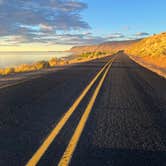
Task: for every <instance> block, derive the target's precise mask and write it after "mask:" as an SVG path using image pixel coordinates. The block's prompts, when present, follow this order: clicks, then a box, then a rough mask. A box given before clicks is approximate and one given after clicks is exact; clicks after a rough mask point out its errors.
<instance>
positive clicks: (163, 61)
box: [125, 33, 166, 77]
mask: <svg viewBox="0 0 166 166" xmlns="http://www.w3.org/2000/svg"><path fill="white" fill-rule="evenodd" d="M125 52H126V53H127V54H128V55H129V56H130V57H131V58H132V59H133V60H135V61H136V62H138V63H139V64H141V65H143V66H144V67H147V68H149V69H150V70H152V71H154V72H156V73H158V74H160V75H162V76H164V77H166V33H161V34H158V35H153V36H151V37H148V38H145V39H142V40H141V41H139V42H137V43H135V44H133V45H131V46H130V47H129V48H128V49H127V50H126V51H125Z"/></svg>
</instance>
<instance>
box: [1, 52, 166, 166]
mask: <svg viewBox="0 0 166 166" xmlns="http://www.w3.org/2000/svg"><path fill="white" fill-rule="evenodd" d="M85 88H86V89H85ZM79 99H80V100H79ZM73 103H74V104H73ZM0 133H1V136H0V166H1V165H2V166H24V165H27V166H33V165H38V166H48V165H50V166H51V165H59V166H62V165H64V166H65V165H71V166H166V80H165V79H164V78H162V77H160V76H158V75H156V74H155V73H153V72H151V71H149V70H147V69H145V68H143V67H141V66H140V65H138V64H136V63H135V62H134V61H132V60H131V59H129V57H128V56H127V55H125V54H124V53H123V52H119V53H118V54H116V55H113V56H110V57H107V58H102V59H98V60H94V61H91V62H86V63H81V64H78V65H74V66H70V67H68V68H65V69H64V70H59V71H56V72H53V73H49V74H48V75H43V76H41V77H40V78H36V79H33V80H28V81H26V82H24V83H20V84H18V85H14V86H11V87H8V88H3V89H0ZM55 133H56V134H55Z"/></svg>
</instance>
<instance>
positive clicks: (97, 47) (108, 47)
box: [70, 40, 139, 54]
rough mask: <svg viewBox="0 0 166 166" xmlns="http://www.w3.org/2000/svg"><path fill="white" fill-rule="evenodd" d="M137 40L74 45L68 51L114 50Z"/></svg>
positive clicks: (79, 52) (122, 48)
mask: <svg viewBox="0 0 166 166" xmlns="http://www.w3.org/2000/svg"><path fill="white" fill-rule="evenodd" d="M138 41H139V40H127V41H112V42H106V43H102V44H98V45H88V46H75V47H73V48H71V49H70V51H71V52H74V53H76V54H82V53H83V52H98V51H102V52H103V51H105V52H115V51H119V50H124V49H127V48H128V47H130V46H131V45H132V44H134V43H137V42H138Z"/></svg>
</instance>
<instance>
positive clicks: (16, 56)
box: [0, 51, 72, 68]
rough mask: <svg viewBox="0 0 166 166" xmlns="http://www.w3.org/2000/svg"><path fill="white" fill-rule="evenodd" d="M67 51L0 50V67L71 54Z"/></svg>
mask: <svg viewBox="0 0 166 166" xmlns="http://www.w3.org/2000/svg"><path fill="white" fill-rule="evenodd" d="M71 54H72V53H69V52H59V51H58V52H57V51H55V52H52V51H51V52H0V68H4V67H12V66H16V65H20V64H31V63H34V62H36V61H40V60H49V59H51V58H53V57H57V58H61V57H66V56H69V55H71Z"/></svg>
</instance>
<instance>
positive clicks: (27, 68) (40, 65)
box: [0, 58, 68, 75]
mask: <svg viewBox="0 0 166 166" xmlns="http://www.w3.org/2000/svg"><path fill="white" fill-rule="evenodd" d="M64 64H68V61H67V60H64V59H57V58H52V59H50V60H49V61H39V62H36V63H34V64H21V65H19V66H15V67H7V68H4V69H0V75H8V74H11V73H22V72H32V71H38V70H42V69H47V68H51V67H55V66H56V65H64Z"/></svg>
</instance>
